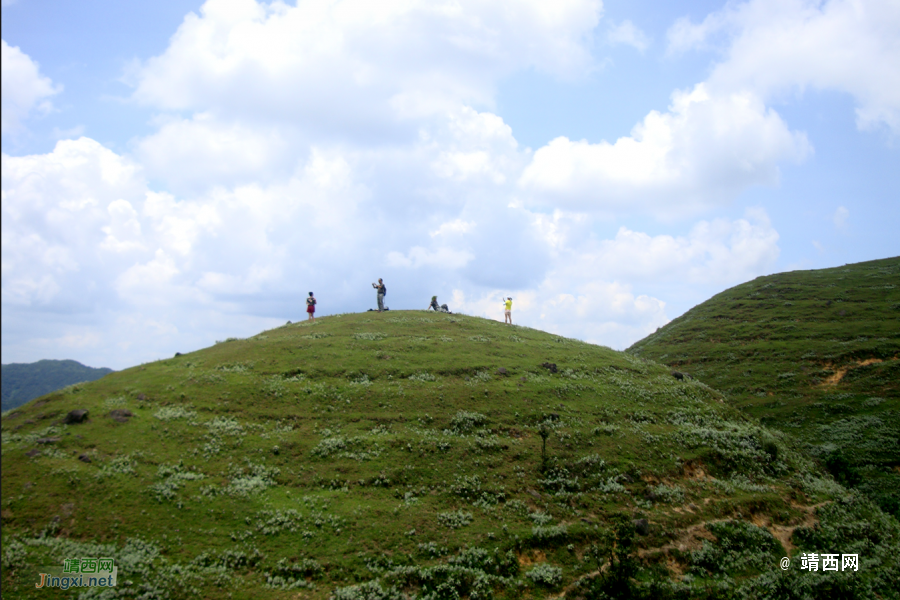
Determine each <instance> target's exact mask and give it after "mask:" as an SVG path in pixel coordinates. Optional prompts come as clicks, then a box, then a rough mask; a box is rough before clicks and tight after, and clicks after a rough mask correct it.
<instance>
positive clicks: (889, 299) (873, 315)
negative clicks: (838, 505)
mask: <svg viewBox="0 0 900 600" xmlns="http://www.w3.org/2000/svg"><path fill="white" fill-rule="evenodd" d="M628 351H629V352H631V353H633V354H635V355H638V356H642V357H645V358H649V359H652V360H655V361H658V362H662V363H665V364H668V365H670V366H672V367H673V368H676V369H679V370H684V371H687V372H689V373H691V375H693V376H695V377H696V378H697V379H699V380H700V381H703V382H705V383H707V384H709V385H711V386H714V387H715V388H717V389H719V390H722V391H723V392H724V393H725V394H726V395H727V397H728V401H729V403H730V404H732V405H733V406H736V407H738V408H740V409H741V410H743V411H744V412H746V413H748V414H750V415H752V416H754V417H756V418H758V419H760V421H761V422H762V423H763V424H765V425H768V426H770V427H775V428H778V429H780V430H782V431H785V432H788V433H790V434H792V435H794V436H796V437H798V438H799V439H801V440H803V441H804V442H805V443H806V444H807V445H808V448H809V449H810V450H811V451H812V453H813V454H814V455H816V456H817V457H819V459H820V460H821V461H822V464H823V465H824V467H825V468H828V469H829V470H830V471H831V472H832V473H833V474H834V476H835V477H836V478H838V480H840V481H841V482H842V483H843V484H845V485H848V486H852V487H856V488H858V489H860V490H861V491H863V492H864V493H866V494H867V495H869V496H870V497H872V498H873V499H874V500H875V501H876V502H877V503H878V504H879V505H881V507H882V508H883V509H884V510H886V511H888V512H891V513H893V514H894V515H895V516H897V517H898V518H900V493H898V491H897V490H900V258H890V259H885V260H877V261H872V262H865V263H859V264H853V265H846V266H844V267H838V268H834V269H822V270H815V271H794V272H790V273H779V274H777V275H771V276H768V277H759V278H757V279H755V280H753V281H751V282H749V283H745V284H742V285H739V286H736V287H733V288H731V289H729V290H726V291H725V292H722V293H721V294H719V295H717V296H715V297H714V298H712V299H710V300H708V301H707V302H704V303H703V304H701V305H699V306H697V307H695V308H693V309H691V310H690V311H688V312H687V313H685V314H684V315H682V316H681V317H679V318H678V319H675V320H673V321H672V322H671V323H669V324H668V325H666V326H665V327H663V328H662V329H660V330H659V331H657V332H656V333H655V334H653V335H651V336H649V337H647V338H645V339H643V340H641V341H640V342H638V343H636V344H634V345H633V346H632V347H631V348H629V350H628Z"/></svg>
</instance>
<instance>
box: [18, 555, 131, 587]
mask: <svg viewBox="0 0 900 600" xmlns="http://www.w3.org/2000/svg"><path fill="white" fill-rule="evenodd" d="M59 571H60V569H59V567H55V568H48V569H47V572H41V573H38V582H37V583H36V584H34V587H36V588H42V587H51V588H60V589H63V590H67V589H69V588H73V587H115V585H116V576H117V575H118V572H119V568H118V567H116V566H115V563H114V561H113V559H111V558H67V559H65V560H64V561H63V567H62V573H60V572H59Z"/></svg>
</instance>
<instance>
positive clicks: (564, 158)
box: [519, 84, 810, 216]
mask: <svg viewBox="0 0 900 600" xmlns="http://www.w3.org/2000/svg"><path fill="white" fill-rule="evenodd" d="M809 152H810V145H809V143H808V141H807V139H806V136H805V135H803V134H802V133H796V132H792V131H790V130H789V128H788V127H787V125H786V124H785V123H784V121H783V120H782V119H781V117H779V116H778V114H777V113H775V111H773V110H771V109H769V108H767V107H766V106H765V105H764V104H763V103H762V102H761V101H760V99H759V98H758V97H756V96H754V95H753V94H750V93H732V94H727V95H723V96H716V95H712V94H710V93H709V91H708V89H707V87H706V86H705V85H704V84H698V85H697V86H695V87H694V89H693V90H691V91H690V92H675V93H674V94H673V96H672V105H671V106H670V107H669V110H668V112H666V113H659V112H657V111H653V112H651V113H650V114H649V115H647V116H646V117H645V118H644V120H643V121H642V122H641V123H640V124H638V125H636V126H635V127H634V129H633V130H632V132H631V135H630V136H628V137H623V138H620V139H618V140H616V142H615V143H612V144H610V143H609V142H606V141H603V142H600V143H597V144H592V143H589V142H587V141H585V140H582V141H579V142H575V141H571V140H569V139H568V138H565V137H559V138H556V139H555V140H553V141H551V142H550V143H549V144H547V145H546V146H544V147H542V148H540V149H538V150H537V151H536V152H535V153H534V158H533V160H532V162H531V164H529V165H528V167H527V168H526V169H525V171H524V172H523V174H522V177H521V179H520V180H519V184H520V185H521V186H522V188H524V189H525V190H526V191H529V192H532V193H533V194H534V195H535V196H536V201H537V202H541V201H543V202H544V203H550V204H552V205H554V206H561V207H568V208H576V209H581V210H596V211H608V212H630V211H647V212H651V213H653V214H657V215H667V216H672V215H674V214H675V213H687V214H690V213H693V212H695V211H698V210H700V209H704V208H709V207H712V206H716V205H721V204H726V203H728V202H730V201H731V200H733V199H734V197H735V196H736V195H737V194H738V193H740V192H741V191H743V190H744V189H746V188H747V187H748V186H751V185H755V184H774V183H776V182H777V181H778V162H779V161H782V160H792V161H799V160H802V159H803V158H804V157H805V156H806V155H807V154H808V153H809Z"/></svg>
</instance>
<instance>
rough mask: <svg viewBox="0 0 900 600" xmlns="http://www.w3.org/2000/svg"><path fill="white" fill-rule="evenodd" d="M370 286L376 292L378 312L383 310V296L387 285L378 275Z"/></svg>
mask: <svg viewBox="0 0 900 600" xmlns="http://www.w3.org/2000/svg"><path fill="white" fill-rule="evenodd" d="M372 287H373V288H375V290H376V291H377V292H378V312H384V296H385V295H386V294H387V286H386V285H384V281H382V280H381V278H380V277H379V278H378V283H377V284H375V283H373V284H372Z"/></svg>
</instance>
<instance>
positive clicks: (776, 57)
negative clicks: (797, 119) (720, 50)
mask: <svg viewBox="0 0 900 600" xmlns="http://www.w3.org/2000/svg"><path fill="white" fill-rule="evenodd" d="M898 31H900V4H898V3H897V2H896V1H895V0H827V1H821V0H749V1H748V2H741V3H729V4H727V5H726V7H725V8H723V9H722V10H720V11H717V12H714V13H712V14H710V15H709V16H707V17H706V18H705V19H704V20H703V21H702V22H701V23H697V24H695V23H693V22H691V21H689V20H687V19H681V20H679V21H677V22H676V23H675V25H673V27H672V28H671V29H670V30H669V49H670V51H671V52H674V53H678V52H683V51H686V50H689V49H692V48H698V47H699V48H704V47H722V46H724V57H723V59H722V60H721V61H720V62H719V63H718V64H717V65H716V66H715V68H714V69H713V72H712V74H711V76H710V79H709V82H710V85H711V86H713V87H714V88H716V89H721V90H725V91H728V90H753V91H754V92H755V93H757V94H759V95H760V96H762V97H763V98H765V99H766V100H769V99H771V98H773V97H775V98H777V97H778V96H780V95H783V94H786V93H791V92H793V91H795V90H798V89H799V90H803V89H805V88H807V87H809V88H814V89H819V90H836V91H840V92H846V93H848V94H851V95H852V96H853V97H854V99H855V100H856V102H857V109H856V114H857V123H858V125H859V127H860V128H864V129H868V128H873V127H877V126H880V125H884V126H887V127H889V128H890V130H891V131H893V132H894V133H895V134H896V133H898V132H900V69H898V67H897V65H900V36H898V34H897V32H898Z"/></svg>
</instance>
